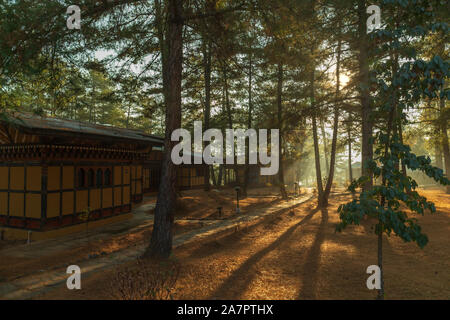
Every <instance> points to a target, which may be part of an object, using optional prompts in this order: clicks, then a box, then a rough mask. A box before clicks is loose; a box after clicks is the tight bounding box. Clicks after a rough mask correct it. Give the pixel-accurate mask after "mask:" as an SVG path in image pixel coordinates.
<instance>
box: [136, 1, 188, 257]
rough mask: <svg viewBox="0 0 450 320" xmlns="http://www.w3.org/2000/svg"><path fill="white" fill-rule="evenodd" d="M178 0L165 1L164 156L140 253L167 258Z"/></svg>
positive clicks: (178, 62)
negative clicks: (149, 232)
mask: <svg viewBox="0 0 450 320" xmlns="http://www.w3.org/2000/svg"><path fill="white" fill-rule="evenodd" d="M182 6H183V2H182V1H181V0H168V8H167V13H168V19H167V27H166V30H167V31H166V32H167V33H166V37H165V41H166V42H167V53H168V56H167V60H166V63H167V65H165V66H163V73H164V72H167V74H166V76H165V79H167V81H166V82H165V84H166V85H167V86H168V87H165V88H164V91H165V92H166V98H167V99H166V101H165V104H166V112H165V124H166V130H165V141H164V151H165V152H164V157H163V162H162V169H161V183H160V186H159V190H158V199H157V202H156V207H155V220H154V226H153V232H152V236H151V240H150V245H149V247H148V248H147V250H146V252H145V253H144V256H147V257H158V258H168V257H169V256H170V254H171V251H172V238H173V234H172V228H173V221H174V215H175V203H176V199H177V194H176V188H175V184H176V169H177V168H176V166H175V165H174V164H173V162H172V160H171V151H172V148H173V147H174V145H175V143H176V142H172V141H171V134H172V131H173V130H175V129H178V128H180V127H181V77H182V59H183V35H182V30H183V22H182Z"/></svg>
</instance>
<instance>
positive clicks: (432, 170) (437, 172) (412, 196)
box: [336, 0, 450, 248]
mask: <svg viewBox="0 0 450 320" xmlns="http://www.w3.org/2000/svg"><path fill="white" fill-rule="evenodd" d="M426 3H427V2H424V1H406V0H404V1H384V2H383V4H384V6H385V8H383V9H382V10H383V12H391V13H392V12H395V13H396V14H400V15H402V17H403V18H404V19H405V20H404V21H401V24H399V23H398V21H396V16H395V15H387V14H385V15H384V18H385V19H386V20H387V28H386V29H384V30H380V31H377V32H375V33H374V34H372V35H371V36H372V39H373V40H374V41H381V42H383V46H382V47H383V48H384V49H387V52H388V56H387V58H386V59H384V60H383V61H380V62H379V63H378V64H377V65H375V66H374V72H373V74H372V81H373V82H375V83H376V88H377V89H376V95H375V99H374V102H375V107H376V112H375V116H376V117H377V119H380V121H381V123H382V125H381V128H380V131H379V132H377V134H376V135H375V137H374V143H375V145H376V149H375V155H374V158H373V160H372V161H370V162H368V163H366V164H365V165H366V166H368V167H369V168H370V170H371V172H372V173H373V176H374V178H375V179H376V180H375V181H380V180H381V181H382V182H381V184H377V185H374V186H373V188H371V189H369V190H364V191H362V192H361V193H360V195H359V197H358V198H356V199H354V200H353V201H352V202H350V203H346V204H343V205H341V206H340V207H339V209H338V212H339V215H340V220H341V221H340V223H339V224H338V225H337V226H336V231H339V232H340V231H342V230H343V229H344V228H345V227H346V226H347V225H350V224H356V225H358V224H360V222H361V219H363V217H364V216H369V217H373V218H376V219H378V224H377V225H376V227H375V233H376V234H381V233H385V234H387V235H391V233H394V234H395V235H397V236H399V237H400V238H401V239H403V240H404V241H406V242H411V241H413V242H416V243H417V245H418V246H419V247H421V248H423V247H424V246H425V245H426V244H427V242H428V238H427V236H426V235H425V234H423V233H422V230H421V227H420V226H419V224H418V223H417V219H415V218H411V217H409V213H408V212H406V211H405V210H404V209H403V208H404V207H406V208H408V209H409V210H410V211H411V212H412V213H416V214H420V215H423V214H424V213H426V212H435V211H436V208H435V206H434V204H433V203H431V202H429V201H427V199H426V198H425V197H423V196H420V195H419V193H418V192H417V191H416V188H417V186H418V185H417V183H416V181H415V180H414V179H413V178H411V177H410V176H408V175H405V174H404V172H402V170H401V169H400V162H401V163H402V164H403V165H404V166H405V167H406V168H407V169H409V170H412V171H420V172H423V173H425V174H426V175H427V176H428V177H430V178H432V179H434V180H435V181H436V182H438V183H440V184H442V185H449V184H450V181H449V179H448V178H446V177H445V176H444V174H443V171H442V170H441V169H440V168H437V167H434V166H432V165H431V159H430V158H429V157H425V156H417V155H415V154H414V153H412V152H411V148H410V147H409V146H407V145H405V144H403V143H401V139H400V136H399V131H398V130H397V128H399V126H401V125H405V124H407V123H408V118H407V116H406V111H407V109H408V108H409V107H413V106H414V105H416V104H418V103H420V101H421V99H434V98H440V99H448V98H449V97H450V92H449V90H448V89H445V87H444V83H445V79H447V78H448V77H449V62H448V61H444V60H443V59H442V58H441V57H439V56H437V55H435V56H433V57H432V58H431V59H428V60H423V59H420V58H418V57H417V55H416V52H415V50H410V49H411V48H410V42H412V41H406V40H405V39H406V37H408V36H411V35H413V36H414V37H415V38H413V39H412V40H413V41H418V38H421V37H424V36H425V35H427V34H428V33H430V32H437V31H439V32H441V33H442V34H443V35H442V36H445V35H446V33H448V28H447V26H446V24H443V23H438V22H436V21H435V20H434V17H435V16H434V15H433V12H432V9H431V8H430V7H428V6H425V4H426ZM423 12H426V15H425V17H426V19H427V20H424V16H423V15H422V16H420V15H419V16H418V13H423ZM419 21H421V22H422V23H423V24H422V25H414V23H417V22H419ZM402 61H403V63H401V62H402ZM367 179H369V178H368V177H361V178H360V179H358V180H355V181H354V182H353V183H352V184H351V186H350V187H349V190H351V191H355V189H356V188H357V187H361V186H363V185H364V182H365V181H367Z"/></svg>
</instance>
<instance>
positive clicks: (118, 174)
mask: <svg viewBox="0 0 450 320" xmlns="http://www.w3.org/2000/svg"><path fill="white" fill-rule="evenodd" d="M119 184H122V168H121V167H119V166H115V167H114V185H116V186H117V185H119Z"/></svg>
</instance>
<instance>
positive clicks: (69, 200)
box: [0, 166, 150, 219]
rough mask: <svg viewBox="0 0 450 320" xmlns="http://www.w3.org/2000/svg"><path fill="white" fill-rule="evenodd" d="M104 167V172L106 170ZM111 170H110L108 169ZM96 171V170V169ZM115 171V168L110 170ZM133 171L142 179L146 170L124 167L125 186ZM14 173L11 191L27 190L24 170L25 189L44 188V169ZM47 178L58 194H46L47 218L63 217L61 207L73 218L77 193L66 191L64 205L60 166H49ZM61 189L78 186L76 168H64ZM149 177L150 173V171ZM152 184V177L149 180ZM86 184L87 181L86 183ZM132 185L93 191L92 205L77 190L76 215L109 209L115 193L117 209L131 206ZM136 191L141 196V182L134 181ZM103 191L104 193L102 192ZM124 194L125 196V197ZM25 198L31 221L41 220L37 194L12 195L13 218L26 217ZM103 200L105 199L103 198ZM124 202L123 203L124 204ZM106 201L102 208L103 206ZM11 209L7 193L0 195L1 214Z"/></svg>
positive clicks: (3, 184) (4, 172)
mask: <svg viewBox="0 0 450 320" xmlns="http://www.w3.org/2000/svg"><path fill="white" fill-rule="evenodd" d="M100 168H102V170H103V172H105V170H106V167H100ZM109 168H111V167H109ZM88 169H89V168H85V170H86V171H85V172H86V180H87V172H88ZM94 169H95V170H94V171H95V172H96V169H97V168H94ZM111 169H112V168H111ZM131 169H133V170H134V172H135V173H134V174H133V175H134V176H135V177H139V178H142V175H143V174H144V170H143V168H142V166H132V167H131V166H124V168H123V172H124V174H123V183H124V184H130V182H131V174H132V173H131ZM10 170H11V185H10V186H11V190H24V187H25V186H24V178H25V170H26V171H27V172H26V174H27V181H26V190H27V191H41V186H42V170H43V169H42V167H41V166H27V167H26V168H25V167H10ZM47 172H48V178H47V190H48V191H58V192H49V193H48V194H47V213H46V214H47V218H54V217H58V216H59V215H60V207H62V214H63V215H70V214H73V213H74V210H75V208H74V207H75V203H74V192H72V191H69V192H63V194H62V203H61V199H60V196H61V195H60V192H59V190H61V186H60V174H61V167H60V166H50V167H48V171H47ZM121 173H122V167H121V166H115V167H114V184H116V185H119V184H121V183H122V175H121ZM62 174H63V175H62V178H63V181H62V189H64V190H70V189H73V188H74V187H75V185H76V184H77V181H75V180H76V178H77V177H76V176H74V167H73V166H65V167H63V168H62ZM148 174H149V175H150V171H149V172H148ZM0 177H1V178H0V189H8V167H0ZM148 181H149V183H150V177H149V178H148ZM86 182H87V181H86ZM130 187H131V186H130V185H128V186H125V187H123V188H122V187H116V188H114V190H113V188H111V187H107V186H105V189H103V191H102V190H101V189H100V188H93V189H91V190H90V204H88V190H79V191H76V193H77V196H76V212H77V213H79V212H83V211H85V210H87V209H88V206H89V208H90V209H91V210H98V209H101V207H103V208H110V207H112V206H113V203H112V194H113V192H114V206H120V205H124V204H130V202H131V201H130V200H131V199H130ZM133 189H135V190H134V191H135V192H137V193H142V182H141V181H135V182H133ZM102 192H103V193H102ZM122 192H123V195H122ZM24 197H25V200H26V204H25V211H26V212H25V215H26V217H29V218H38V219H39V218H40V217H41V194H35V193H27V194H23V193H10V206H9V207H10V215H11V216H17V217H23V216H24ZM102 197H103V199H102ZM122 199H123V203H122ZM102 202H103V205H102ZM7 209H8V193H7V192H0V214H2V215H6V214H7Z"/></svg>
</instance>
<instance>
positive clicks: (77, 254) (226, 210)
mask: <svg viewBox="0 0 450 320" xmlns="http://www.w3.org/2000/svg"><path fill="white" fill-rule="evenodd" d="M277 193H278V190H277V189H276V188H255V189H250V191H249V197H248V198H247V199H242V200H240V207H241V210H242V214H245V212H247V211H249V210H254V209H256V208H258V207H260V206H264V205H268V204H270V203H275V202H276V201H279V199H278V196H277ZM261 195H262V196H264V197H259V196H261ZM182 196H183V197H182V198H181V199H180V200H179V206H178V208H177V213H176V216H177V219H211V218H217V207H218V206H222V207H223V214H222V217H221V218H223V219H227V218H230V217H233V216H234V215H235V206H236V204H235V196H236V193H235V191H234V190H233V189H222V190H221V191H220V192H215V191H211V192H209V193H205V192H204V191H203V190H201V189H199V190H188V191H183V192H182ZM255 196H257V197H255ZM155 201H156V200H155V199H150V200H148V201H147V202H146V203H149V202H155ZM149 214H152V210H150V212H149ZM198 228H201V225H200V224H196V223H191V222H189V221H175V224H174V234H175V235H179V234H182V233H185V232H188V231H191V230H194V229H198ZM89 234H95V229H93V230H90V231H89ZM150 235H151V230H150V229H139V230H136V231H133V232H130V233H127V234H108V235H107V236H106V237H105V238H102V239H96V240H95V239H92V240H89V237H87V239H86V241H85V242H83V243H82V244H81V245H77V246H74V247H72V248H70V249H64V250H62V251H57V252H52V253H51V254H46V255H43V256H42V257H41V258H39V259H36V258H28V257H16V256H12V255H5V254H4V253H3V252H4V251H2V250H3V249H7V248H11V247H14V246H17V245H23V244H24V243H25V242H26V241H0V282H3V281H10V280H12V279H15V278H19V277H22V276H25V275H29V274H33V273H36V272H40V271H41V270H45V271H48V270H54V269H57V268H60V267H62V266H67V265H69V264H74V263H77V262H79V261H83V260H86V259H87V258H88V256H89V255H101V254H109V253H112V252H116V251H119V250H123V249H125V248H128V247H132V246H136V245H140V244H144V243H148V241H149V239H150Z"/></svg>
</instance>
